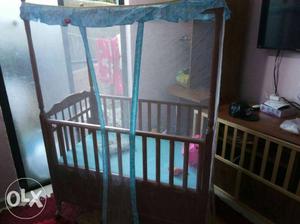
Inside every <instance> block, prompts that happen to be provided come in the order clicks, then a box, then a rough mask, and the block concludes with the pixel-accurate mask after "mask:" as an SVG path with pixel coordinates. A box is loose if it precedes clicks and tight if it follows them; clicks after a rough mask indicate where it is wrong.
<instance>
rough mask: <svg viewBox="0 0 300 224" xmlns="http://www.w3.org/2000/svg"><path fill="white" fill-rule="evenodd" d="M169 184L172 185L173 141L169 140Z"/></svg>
mask: <svg viewBox="0 0 300 224" xmlns="http://www.w3.org/2000/svg"><path fill="white" fill-rule="evenodd" d="M169 184H170V185H171V186H173V185H174V141H172V140H170V159H169Z"/></svg>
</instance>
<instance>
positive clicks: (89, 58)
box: [79, 27, 108, 224]
mask: <svg viewBox="0 0 300 224" xmlns="http://www.w3.org/2000/svg"><path fill="white" fill-rule="evenodd" d="M79 29H80V33H81V37H82V40H83V44H84V49H85V54H86V58H87V63H88V67H89V71H90V72H89V76H90V80H91V81H92V88H93V92H94V94H95V98H96V104H97V105H96V106H97V112H98V118H99V123H100V129H101V132H100V133H101V139H102V150H101V157H102V162H103V193H102V222H103V224H107V205H108V155H107V154H108V147H107V146H108V142H107V138H106V137H105V118H104V115H103V114H104V113H103V104H102V100H101V97H100V90H99V86H98V83H97V79H96V73H95V69H94V65H93V60H92V55H91V52H90V48H89V44H88V38H87V34H86V28H85V27H79Z"/></svg>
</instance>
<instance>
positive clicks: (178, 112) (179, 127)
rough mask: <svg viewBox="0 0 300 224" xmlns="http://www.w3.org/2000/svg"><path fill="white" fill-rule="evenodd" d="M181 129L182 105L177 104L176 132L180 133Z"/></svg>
mask: <svg viewBox="0 0 300 224" xmlns="http://www.w3.org/2000/svg"><path fill="white" fill-rule="evenodd" d="M180 130H181V106H180V105H177V111H176V134H179V133H180Z"/></svg>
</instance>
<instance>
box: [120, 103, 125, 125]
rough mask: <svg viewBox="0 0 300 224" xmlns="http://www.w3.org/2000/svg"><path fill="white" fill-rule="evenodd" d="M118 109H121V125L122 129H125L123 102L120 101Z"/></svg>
mask: <svg viewBox="0 0 300 224" xmlns="http://www.w3.org/2000/svg"><path fill="white" fill-rule="evenodd" d="M120 107H121V123H122V128H125V117H124V113H125V111H124V100H123V99H120Z"/></svg>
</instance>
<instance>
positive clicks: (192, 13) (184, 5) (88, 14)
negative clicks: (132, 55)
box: [21, 0, 229, 27]
mask: <svg viewBox="0 0 300 224" xmlns="http://www.w3.org/2000/svg"><path fill="white" fill-rule="evenodd" d="M220 7H224V8H225V11H224V12H225V18H228V17H229V10H228V8H227V5H226V3H225V1H224V0H198V1H196V0H191V1H174V2H171V3H163V4H153V5H140V6H110V7H93V8H72V7H61V6H44V5H36V4H30V3H24V2H23V4H22V5H21V18H22V19H24V20H33V21H40V22H42V23H46V24H48V25H66V19H67V20H68V21H69V23H70V24H72V25H74V26H81V27H109V26H114V25H126V24H133V23H134V22H146V21H151V20H165V21H169V22H180V21H191V20H212V19H213V15H212V14H205V13H204V12H205V11H206V10H208V9H212V8H220Z"/></svg>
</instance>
